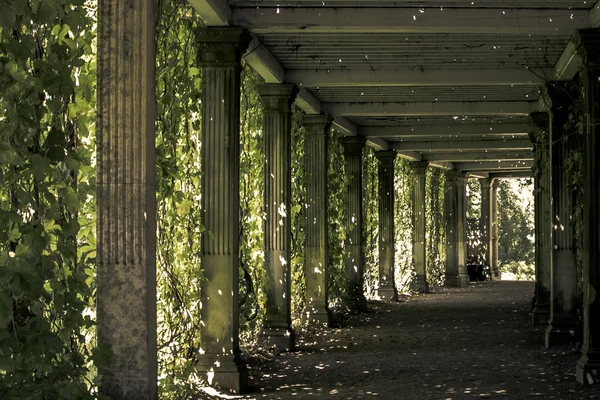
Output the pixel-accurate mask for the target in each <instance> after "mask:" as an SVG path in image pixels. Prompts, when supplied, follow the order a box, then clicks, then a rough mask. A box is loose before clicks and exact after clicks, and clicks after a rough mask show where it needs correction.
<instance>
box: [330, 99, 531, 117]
mask: <svg viewBox="0 0 600 400" xmlns="http://www.w3.org/2000/svg"><path fill="white" fill-rule="evenodd" d="M323 109H324V110H325V112H327V113H329V114H331V115H340V116H343V117H348V116H354V117H384V116H388V117H391V116H407V117H410V116H433V115H455V116H460V115H468V116H475V115H485V116H488V115H497V116H500V115H515V116H516V115H520V116H525V115H529V114H530V113H531V112H533V111H537V102H531V101H489V102H459V101H457V102H441V101H440V102H421V103H399V102H373V103H324V104H323Z"/></svg>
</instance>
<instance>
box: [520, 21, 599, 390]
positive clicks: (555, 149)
mask: <svg viewBox="0 0 600 400" xmlns="http://www.w3.org/2000/svg"><path fill="white" fill-rule="evenodd" d="M572 42H573V44H574V48H575V49H577V52H578V55H579V56H580V57H581V58H582V59H583V63H582V67H581V69H580V70H579V73H578V78H579V83H580V85H581V93H578V92H577V91H575V90H573V89H574V87H575V86H576V85H575V84H574V83H573V82H548V83H547V85H546V88H545V91H544V97H545V99H546V103H547V106H548V112H543V113H533V114H531V118H532V121H533V123H534V125H535V127H536V131H535V132H533V133H532V134H531V138H532V142H533V144H534V154H535V161H536V162H535V221H536V234H535V240H536V247H535V252H536V253H535V260H536V286H535V296H534V304H533V305H534V309H533V314H532V315H533V323H534V324H536V325H546V330H545V345H546V347H550V346H553V345H555V344H561V343H564V342H578V341H583V346H582V349H581V351H582V357H581V358H580V360H579V361H578V362H577V367H576V376H577V380H578V381H579V382H580V383H585V384H590V383H596V382H599V381H600V298H599V297H598V296H597V291H598V290H599V289H600V212H599V211H598V210H599V209H600V191H599V182H600V163H599V162H598V161H597V160H598V154H600V140H598V139H597V137H598V135H599V134H600V132H598V119H599V118H600V104H599V100H600V83H599V80H600V31H598V30H597V29H586V30H580V31H578V32H577V33H576V35H575V36H574V38H573V39H572ZM579 96H581V97H580V98H579V99H580V100H582V104H583V112H582V114H583V116H584V119H583V121H582V123H583V124H584V139H583V141H584V143H582V144H581V143H578V137H579V135H578V132H577V129H578V127H576V126H573V127H572V131H571V130H569V129H571V128H568V127H569V126H571V125H574V124H567V121H568V119H569V113H570V112H571V110H570V108H571V106H572V104H573V103H574V102H577V101H578V97H579ZM575 151H581V152H582V154H583V158H584V171H583V175H584V179H585V185H584V204H583V224H584V225H583V290H584V294H583V296H584V299H583V323H582V321H581V316H580V311H581V310H580V305H579V302H578V299H577V286H578V279H580V277H578V272H577V262H576V260H577V249H576V242H575V226H574V220H573V213H574V205H575V202H576V199H575V198H574V192H573V188H572V187H571V184H570V182H569V180H570V179H572V178H571V177H570V176H569V174H568V168H567V167H566V165H565V164H566V163H565V161H566V160H567V158H568V157H569V155H570V154H572V153H573V152H575Z"/></svg>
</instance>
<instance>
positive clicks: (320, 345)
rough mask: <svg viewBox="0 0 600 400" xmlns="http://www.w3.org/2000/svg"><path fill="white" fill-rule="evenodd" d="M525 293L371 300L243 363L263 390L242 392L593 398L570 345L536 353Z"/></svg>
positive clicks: (486, 288) (508, 288)
mask: <svg viewBox="0 0 600 400" xmlns="http://www.w3.org/2000/svg"><path fill="white" fill-rule="evenodd" d="M532 293H533V283H524V282H497V283H481V284H477V285H471V286H469V287H467V288H462V289H445V288H441V289H436V292H435V293H431V294H428V295H422V296H417V297H413V298H411V299H409V300H408V301H404V302H401V303H395V304H392V303H387V304H382V303H378V302H377V303H372V304H371V307H372V309H373V312H371V313H368V314H362V315H353V316H348V317H345V318H344V320H343V321H341V322H340V326H342V328H340V329H330V330H325V331H321V332H320V333H319V334H317V335H315V337H313V338H306V337H305V338H301V340H300V350H301V351H299V352H296V353H292V354H286V355H281V356H279V357H277V358H276V359H275V360H274V361H272V362H266V363H264V364H262V365H254V366H252V367H251V370H250V375H251V379H250V383H251V384H252V385H254V386H257V387H260V388H262V389H257V392H255V393H251V394H250V395H247V396H245V397H243V398H245V399H392V400H393V399H400V400H410V399H419V400H421V399H422V400H427V399H478V398H499V397H503V398H506V399H528V398H534V397H536V398H548V399H577V400H582V399H592V398H600V390H599V389H598V388H594V387H592V388H590V387H582V386H580V385H578V384H577V383H576V382H575V376H574V372H575V368H574V365H575V361H576V360H577V358H578V357H579V351H578V350H576V349H575V348H574V346H565V347H561V348H556V349H552V350H551V351H544V350H543V334H542V331H541V330H540V329H534V328H532V327H531V324H530V315H529V312H530V309H531V296H532ZM594 396H595V397H594ZM234 398H239V397H237V396H236V397H234Z"/></svg>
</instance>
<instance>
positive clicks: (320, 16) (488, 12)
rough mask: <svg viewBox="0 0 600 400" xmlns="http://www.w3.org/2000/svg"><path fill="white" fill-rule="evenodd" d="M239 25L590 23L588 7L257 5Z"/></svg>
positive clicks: (543, 27) (551, 27)
mask: <svg viewBox="0 0 600 400" xmlns="http://www.w3.org/2000/svg"><path fill="white" fill-rule="evenodd" d="M233 19H234V22H235V24H236V25H239V26H243V27H245V28H248V29H249V30H251V31H252V32H255V33H284V34H294V33H300V32H309V33H330V32H335V33H341V32H344V33H351V32H352V33H354V32H355V33H472V34H475V33H490V32H493V33H495V34H515V33H520V34H536V35H556V34H560V33H562V34H565V33H571V32H573V31H575V30H576V29H580V28H588V27H589V13H588V12H587V11H584V10H568V9H562V10H560V9H559V10H550V9H510V8H508V7H507V8H503V9H493V8H489V9H486V8H479V9H477V8H462V9H459V8H454V9H453V8H442V7H435V8H433V7H432V8H424V7H419V8H414V7H410V8H409V7H406V8H405V7H402V8H401V7H360V8H358V7H357V8H353V7H343V8H342V7H340V8H331V7H328V8H326V7H318V8H316V7H315V8H313V7H289V8H288V7H252V8H236V9H235V10H234V15H233Z"/></svg>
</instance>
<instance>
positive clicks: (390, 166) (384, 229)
mask: <svg viewBox="0 0 600 400" xmlns="http://www.w3.org/2000/svg"><path fill="white" fill-rule="evenodd" d="M375 156H376V157H377V161H378V162H379V172H378V174H379V287H378V289H377V295H378V296H379V298H381V299H382V300H393V301H396V300H397V299H398V292H397V289H396V284H395V282H394V254H395V248H394V160H395V159H396V152H394V151H393V150H385V151H378V152H376V153H375Z"/></svg>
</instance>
